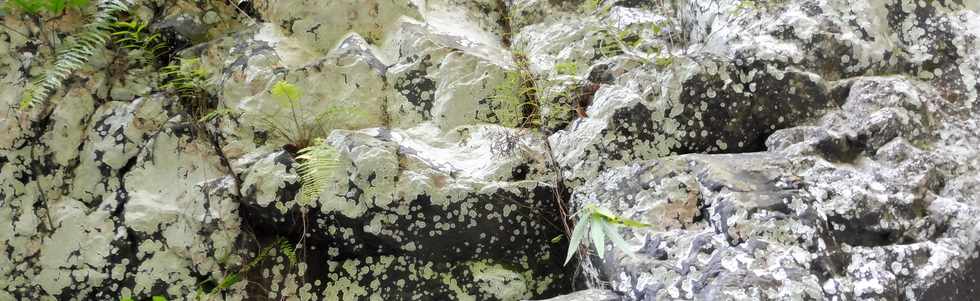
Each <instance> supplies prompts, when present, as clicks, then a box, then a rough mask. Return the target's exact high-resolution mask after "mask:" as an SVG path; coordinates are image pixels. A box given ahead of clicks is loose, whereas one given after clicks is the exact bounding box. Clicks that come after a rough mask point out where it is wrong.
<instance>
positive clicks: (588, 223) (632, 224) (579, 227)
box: [565, 204, 651, 264]
mask: <svg viewBox="0 0 980 301" xmlns="http://www.w3.org/2000/svg"><path fill="white" fill-rule="evenodd" d="M573 215H577V216H578V223H576V224H575V229H574V230H572V237H571V240H570V241H569V244H568V253H567V254H566V255H565V264H568V262H569V261H570V260H571V259H572V257H573V256H574V255H575V252H576V250H580V248H581V247H582V240H583V239H584V238H585V236H586V235H588V237H589V240H588V241H591V245H592V248H594V249H595V251H596V255H598V256H599V258H605V252H606V238H608V239H609V240H610V241H611V242H612V245H613V247H615V248H616V249H619V250H620V251H622V252H623V253H625V254H627V255H630V256H633V252H632V250H630V249H631V247H630V245H629V244H628V243H626V240H624V239H623V236H622V235H620V234H619V231H618V228H620V227H628V228H634V229H639V228H646V227H650V226H651V225H650V224H646V223H643V222H639V221H636V220H631V219H627V218H623V217H620V216H618V215H615V214H612V213H610V212H609V211H607V210H605V209H603V208H600V207H598V206H596V205H593V204H589V205H586V206H585V207H584V208H582V210H580V211H579V212H578V213H576V214H573ZM588 241H587V242H588Z"/></svg>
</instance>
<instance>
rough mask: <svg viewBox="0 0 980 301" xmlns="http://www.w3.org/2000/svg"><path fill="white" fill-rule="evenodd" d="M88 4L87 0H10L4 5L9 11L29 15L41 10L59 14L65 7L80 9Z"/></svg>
mask: <svg viewBox="0 0 980 301" xmlns="http://www.w3.org/2000/svg"><path fill="white" fill-rule="evenodd" d="M88 4H89V1H88V0H10V1H7V3H6V5H5V6H6V8H7V9H8V10H10V11H21V12H24V13H27V14H31V15H36V14H39V13H41V12H45V13H48V14H51V15H60V14H62V13H64V12H65V9H78V10H80V9H83V8H85V7H86V6H88Z"/></svg>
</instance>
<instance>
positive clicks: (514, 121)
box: [493, 63, 540, 128]
mask: <svg viewBox="0 0 980 301" xmlns="http://www.w3.org/2000/svg"><path fill="white" fill-rule="evenodd" d="M537 92H538V91H537V88H536V87H535V85H534V79H533V78H532V76H531V72H530V71H528V70H527V67H526V66H523V64H522V63H518V68H517V70H510V71H506V72H505V73H504V80H503V81H502V82H501V83H500V84H498V85H497V86H496V87H494V96H493V100H494V101H495V103H496V108H495V109H494V114H495V115H497V120H498V121H499V122H500V125H503V126H506V127H513V128H527V127H534V126H536V125H537V124H538V122H539V121H540V116H539V114H538V111H539V110H538V109H539V108H538V103H537Z"/></svg>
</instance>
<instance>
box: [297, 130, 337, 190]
mask: <svg viewBox="0 0 980 301" xmlns="http://www.w3.org/2000/svg"><path fill="white" fill-rule="evenodd" d="M296 159H298V161H299V167H297V168H296V170H297V171H298V172H299V180H300V189H299V201H300V204H309V203H310V202H312V201H313V200H316V199H317V197H319V196H320V193H321V192H322V191H323V189H324V187H326V186H327V183H328V182H329V179H330V175H331V174H332V173H333V171H334V170H336V169H337V168H338V167H340V154H339V153H338V152H337V149H335V148H334V147H333V146H331V145H330V144H327V143H326V142H325V141H323V139H316V140H315V143H314V144H313V145H311V146H308V147H306V148H303V149H302V150H300V151H299V156H298V157H296Z"/></svg>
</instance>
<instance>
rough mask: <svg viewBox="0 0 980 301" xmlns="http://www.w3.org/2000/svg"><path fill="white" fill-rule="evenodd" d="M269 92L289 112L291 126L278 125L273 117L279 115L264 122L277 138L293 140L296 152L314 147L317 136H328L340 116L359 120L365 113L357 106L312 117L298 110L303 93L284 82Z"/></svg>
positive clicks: (339, 108) (329, 108)
mask: <svg viewBox="0 0 980 301" xmlns="http://www.w3.org/2000/svg"><path fill="white" fill-rule="evenodd" d="M269 93H270V94H272V97H273V99H274V100H276V102H278V104H279V106H280V107H282V108H286V109H288V110H289V115H290V116H289V118H290V123H291V124H288V123H287V124H283V123H281V122H277V121H276V120H275V119H274V118H273V117H275V115H276V114H277V113H278V112H273V113H271V114H268V115H266V116H263V117H262V121H263V122H264V123H265V125H266V126H267V127H268V128H269V129H270V130H271V131H272V133H273V134H274V135H277V136H279V137H281V138H283V139H285V140H287V141H290V144H291V146H292V147H294V148H295V149H297V150H298V149H303V148H306V147H308V146H310V145H313V142H314V141H315V140H316V139H317V138H318V137H324V136H326V135H327V130H328V129H330V127H329V125H330V124H331V121H334V120H336V119H338V118H340V117H347V118H357V116H360V115H362V114H363V111H362V110H360V109H357V108H355V107H347V106H330V107H328V108H327V109H326V110H324V111H323V112H321V113H319V114H316V115H311V114H310V113H309V111H307V110H300V109H299V106H300V103H299V101H300V99H301V98H302V97H303V92H302V91H301V90H300V89H299V87H296V85H293V84H292V83H289V82H288V81H285V80H280V81H278V82H276V83H275V84H273V85H272V88H270V89H269Z"/></svg>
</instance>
